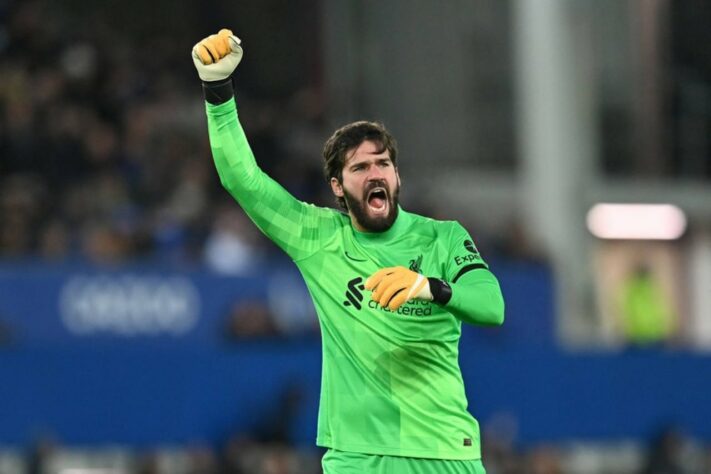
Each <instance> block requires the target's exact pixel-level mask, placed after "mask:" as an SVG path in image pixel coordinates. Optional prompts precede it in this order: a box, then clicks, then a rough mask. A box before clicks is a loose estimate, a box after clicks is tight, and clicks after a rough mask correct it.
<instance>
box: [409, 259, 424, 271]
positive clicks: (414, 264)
mask: <svg viewBox="0 0 711 474" xmlns="http://www.w3.org/2000/svg"><path fill="white" fill-rule="evenodd" d="M421 267H422V255H421V254H420V255H419V256H418V257H417V258H416V259H413V260H410V270H412V271H413V272H417V273H420V268H421Z"/></svg>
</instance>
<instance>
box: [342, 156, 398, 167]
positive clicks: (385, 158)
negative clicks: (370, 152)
mask: <svg viewBox="0 0 711 474" xmlns="http://www.w3.org/2000/svg"><path fill="white" fill-rule="evenodd" d="M369 161H370V160H362V161H359V162H357V163H351V164H349V165H347V166H348V167H349V168H353V167H354V166H359V165H362V164H365V163H368V162H369ZM384 161H387V162H390V163H392V161H393V160H392V159H391V158H390V157H389V156H382V157H380V158H375V162H376V163H382V162H384Z"/></svg>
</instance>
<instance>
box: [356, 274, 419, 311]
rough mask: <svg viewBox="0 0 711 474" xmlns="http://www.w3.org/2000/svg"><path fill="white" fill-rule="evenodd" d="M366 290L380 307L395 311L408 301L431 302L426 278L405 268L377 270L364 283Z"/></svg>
mask: <svg viewBox="0 0 711 474" xmlns="http://www.w3.org/2000/svg"><path fill="white" fill-rule="evenodd" d="M365 288H366V290H373V293H372V294H371V295H370V297H371V299H372V300H373V301H377V302H378V304H379V305H380V306H381V307H383V308H384V307H386V306H387V307H388V308H389V309H390V310H391V311H395V310H397V309H398V308H399V307H400V306H401V305H402V304H403V303H405V302H407V301H410V300H413V299H415V300H425V301H432V300H433V298H432V292H431V291H430V282H429V280H428V279H427V277H425V276H422V275H420V274H419V273H416V272H413V271H412V270H408V269H407V268H405V267H389V268H383V269H382V270H378V271H377V272H375V273H374V274H373V275H371V276H370V278H368V279H367V280H366V281H365Z"/></svg>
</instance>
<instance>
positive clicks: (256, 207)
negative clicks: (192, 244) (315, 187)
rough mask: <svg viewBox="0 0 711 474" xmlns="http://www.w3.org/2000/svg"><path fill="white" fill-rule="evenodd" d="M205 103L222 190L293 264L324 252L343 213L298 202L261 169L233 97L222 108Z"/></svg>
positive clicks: (220, 105)
mask: <svg viewBox="0 0 711 474" xmlns="http://www.w3.org/2000/svg"><path fill="white" fill-rule="evenodd" d="M205 104H206V109H207V124H208V132H209V136H210V147H211V149H212V156H213V159H214V162H215V167H216V168H217V173H218V175H219V176H220V182H221V183H222V186H223V187H224V188H225V189H226V190H227V191H228V192H229V193H230V194H231V195H232V197H233V198H234V199H235V200H236V201H237V202H238V203H239V205H240V206H241V207H242V208H243V209H244V211H245V212H246V213H247V215H248V216H249V218H250V219H251V220H252V221H253V222H254V223H255V224H256V225H257V227H258V228H259V229H260V230H261V231H262V232H263V233H264V234H265V235H266V236H267V237H269V239H271V240H272V241H273V242H274V243H276V244H277V245H278V246H279V247H280V248H281V249H283V250H284V251H285V252H286V253H287V254H288V255H289V256H290V257H291V258H292V259H293V260H295V261H296V260H300V259H303V258H306V257H308V256H310V255H312V254H313V253H315V252H316V251H318V250H319V249H320V248H322V246H323V245H324V243H325V242H324V241H325V240H326V239H327V238H328V237H329V236H333V235H334V234H335V230H336V227H337V222H338V213H337V212H336V211H334V210H332V209H327V208H322V207H317V206H314V205H312V204H307V203H304V202H302V201H299V200H298V199H296V198H295V197H294V196H292V195H291V194H290V193H289V192H288V191H287V190H286V189H284V188H283V187H282V186H281V185H279V183H277V182H276V181H274V180H273V179H272V178H271V177H269V176H268V175H267V174H266V173H264V171H262V170H261V169H260V168H259V166H258V165H257V162H256V160H255V158H254V154H253V153H252V150H251V148H250V147H249V143H248V142H247V137H246V136H245V133H244V130H243V129H242V125H241V124H240V123H239V119H238V116H237V107H236V104H235V100H234V97H233V98H231V99H230V100H229V101H227V102H225V103H222V104H219V105H213V104H210V103H209V102H206V103H205Z"/></svg>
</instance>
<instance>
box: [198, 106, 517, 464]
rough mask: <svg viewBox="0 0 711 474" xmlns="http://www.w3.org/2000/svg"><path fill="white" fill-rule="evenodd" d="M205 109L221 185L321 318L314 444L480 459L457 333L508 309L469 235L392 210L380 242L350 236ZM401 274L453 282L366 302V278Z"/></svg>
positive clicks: (230, 118) (228, 121) (373, 236)
mask: <svg viewBox="0 0 711 474" xmlns="http://www.w3.org/2000/svg"><path fill="white" fill-rule="evenodd" d="M206 107H207V117H208V130H209V135H210V144H211V147H212V152H213V157H214V160H215V165H216V167H217V171H218V174H219V176H220V179H221V182H222V184H223V185H224V187H225V188H226V189H227V190H228V191H229V192H230V194H231V195H232V196H233V197H234V198H235V200H236V201H237V202H238V203H239V204H240V206H242V208H243V209H244V210H245V212H246V213H247V214H248V215H249V217H250V218H251V219H252V220H253V221H254V223H255V224H256V225H257V226H258V227H259V229H261V230H262V232H264V233H265V234H266V235H267V236H268V237H269V238H270V239H271V240H273V241H274V242H275V243H276V244H277V245H278V246H279V247H280V248H282V249H283V250H284V251H285V252H286V253H287V254H288V255H289V256H290V257H291V258H292V259H293V260H294V262H295V263H296V265H297V267H298V268H299V270H300V271H301V274H302V275H303V277H304V280H305V282H306V285H307V288H308V290H309V292H310V294H311V297H312V299H313V302H314V305H315V308H316V312H317V314H318V317H319V322H320V326H321V333H322V340H323V368H322V380H321V399H320V408H319V419H318V437H317V444H318V445H319V446H324V447H328V448H333V449H337V450H340V451H349V452H355V453H369V454H379V455H390V456H406V457H417V458H432V459H451V460H456V459H459V460H465V459H469V460H471V459H479V458H480V456H481V453H480V443H479V426H478V423H477V421H476V420H475V419H474V418H473V417H472V416H471V415H470V414H469V412H468V411H467V399H466V395H465V392H464V383H463V381H462V375H461V371H460V368H459V363H458V354H459V352H458V345H459V338H460V334H461V324H462V321H465V322H469V323H473V324H482V325H496V324H501V323H502V322H503V312H504V304H503V298H502V296H501V291H500V289H499V285H498V282H497V280H496V278H495V277H494V275H493V274H492V273H491V272H490V271H489V270H488V266H487V265H486V263H485V262H484V261H483V259H482V258H481V256H480V255H479V252H478V251H477V249H476V247H475V246H474V243H473V241H472V239H471V237H470V236H469V234H468V233H467V231H466V230H464V228H463V227H462V226H461V225H459V224H458V223H456V222H453V221H437V220H434V219H430V218H426V217H423V216H419V215H416V214H413V213H409V212H406V211H405V210H403V209H401V208H399V212H398V217H397V219H396V221H395V223H394V225H393V226H392V227H391V228H390V229H389V230H387V231H386V232H382V233H364V232H358V231H357V230H355V229H354V228H353V226H352V225H351V221H350V218H349V216H348V215H346V214H343V213H341V212H338V211H336V210H333V209H327V208H321V207H317V206H314V205H311V204H306V203H303V202H301V201H299V200H297V199H296V198H294V197H293V196H291V195H290V194H289V193H288V192H287V191H286V190H285V189H284V188H282V187H281V186H280V185H279V184H277V183H276V182H275V181H274V180H272V179H271V178H270V177H268V176H267V175H266V174H264V173H263V172H262V171H261V170H260V169H259V167H258V166H257V164H256V161H255V159H254V156H253V154H252V152H251V150H250V148H249V144H248V143H247V139H246V137H245V134H244V131H243V130H242V127H241V125H240V124H239V121H238V117H237V113H236V106H235V102H234V99H232V100H230V101H229V102H226V103H224V104H220V105H217V106H214V105H210V104H207V105H206ZM398 265H402V266H405V267H411V266H416V267H417V268H418V269H417V271H418V272H419V273H421V274H423V275H425V276H428V277H437V278H442V279H444V280H445V281H448V282H452V283H451V285H452V299H451V300H450V302H449V303H448V304H447V305H446V307H442V306H439V305H436V304H434V303H431V302H425V301H411V302H408V303H406V304H403V305H402V306H401V307H400V308H398V310H397V311H396V312H393V311H390V310H388V309H386V308H381V307H380V306H379V305H377V304H376V303H375V302H374V301H371V300H370V292H367V291H365V290H364V288H363V283H364V282H365V279H366V278H367V277H368V276H370V275H372V274H373V273H375V272H376V271H377V270H379V269H381V268H383V267H390V266H398ZM454 280H456V282H454Z"/></svg>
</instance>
